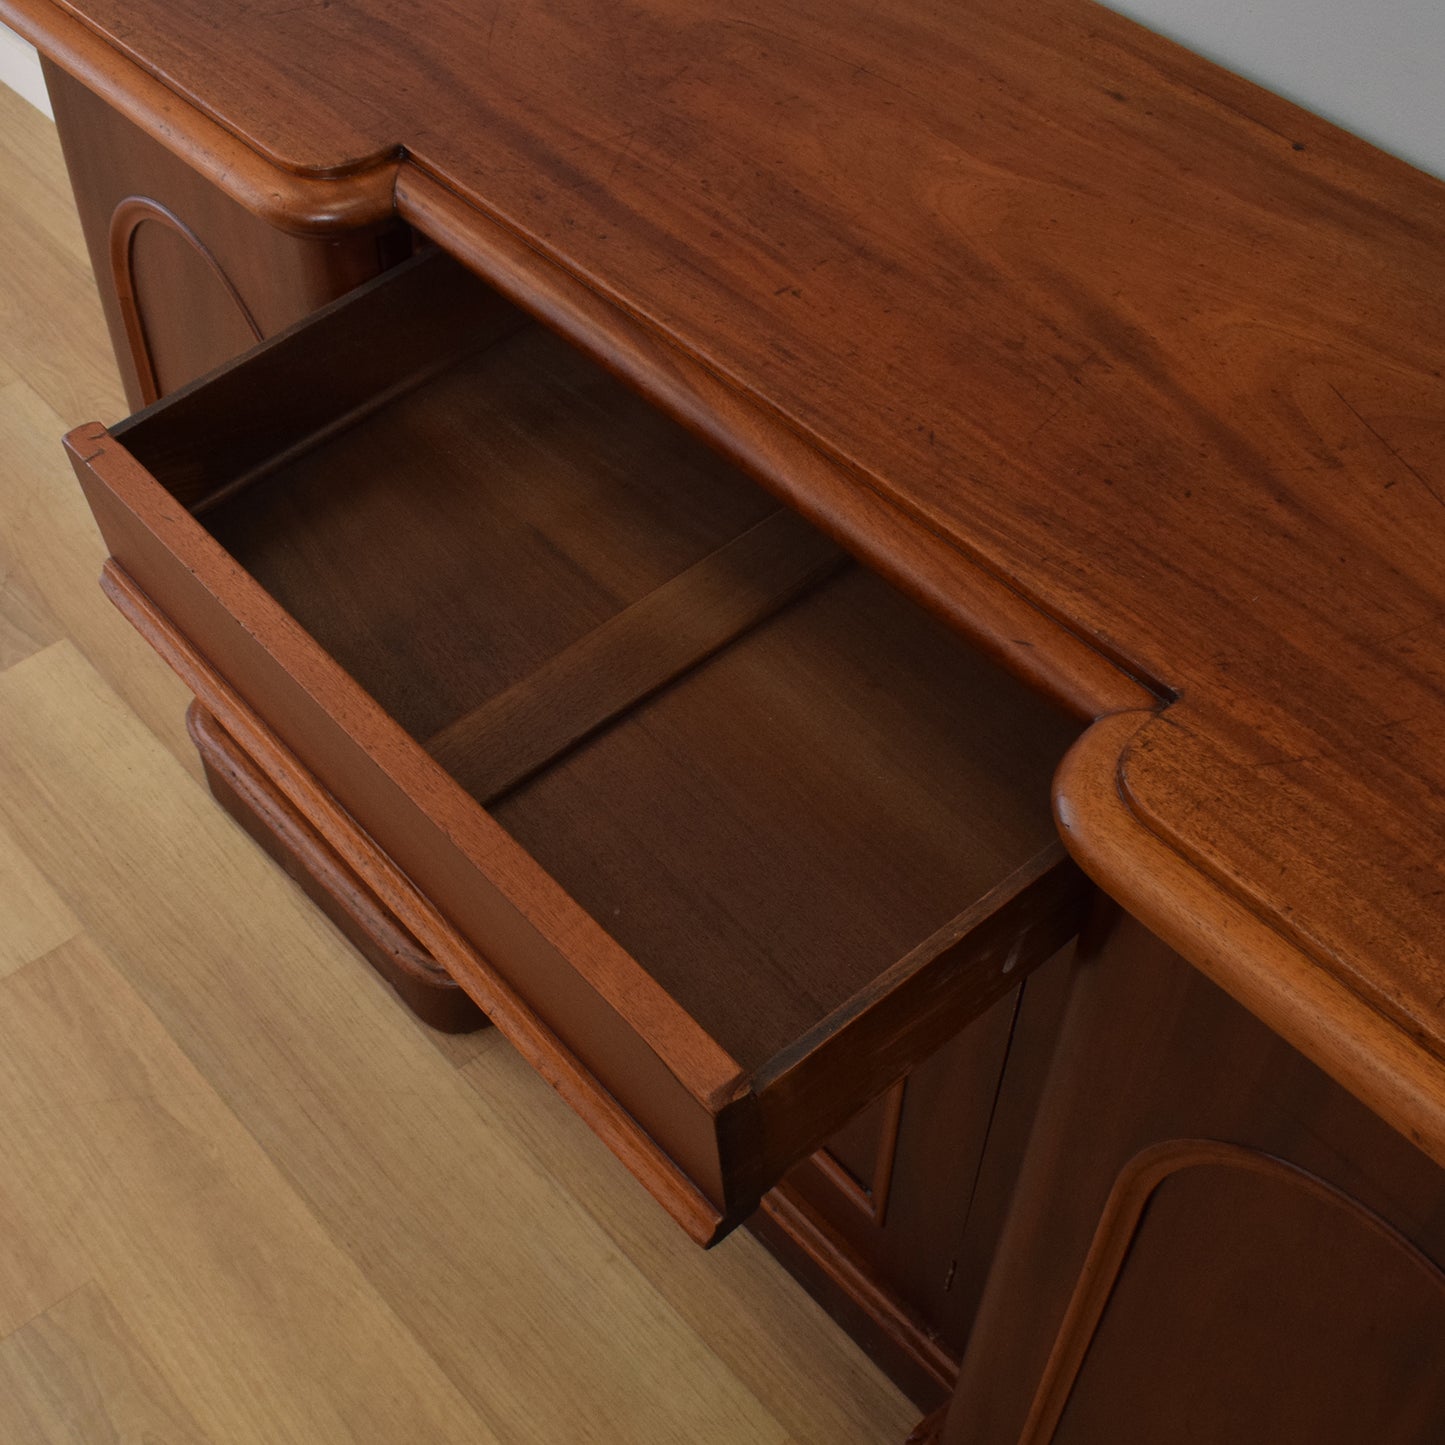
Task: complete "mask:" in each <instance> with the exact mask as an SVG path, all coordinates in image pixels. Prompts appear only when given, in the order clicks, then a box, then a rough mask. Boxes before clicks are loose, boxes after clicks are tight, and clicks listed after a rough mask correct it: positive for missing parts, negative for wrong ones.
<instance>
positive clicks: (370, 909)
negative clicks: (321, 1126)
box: [186, 702, 487, 1034]
mask: <svg viewBox="0 0 1445 1445" xmlns="http://www.w3.org/2000/svg"><path fill="white" fill-rule="evenodd" d="M186 731H187V732H189V733H190V735H191V741H192V742H194V743H195V745H196V751H197V752H199V753H200V755H201V764H202V766H203V767H204V768H205V771H206V786H207V787H209V788H210V790H211V796H212V797H213V798H215V799H216V801H217V802H218V803H220V805H221V806H222V807H223V808H225V810H226V811H227V812H228V813H229V814H230V815H231V817H233V818H234V819H235V820H236V821H237V822H238V823H239V824H240V825H241V826H242V827H243V828H244V829H245V830H246V832H247V833H249V834H250V835H251V837H252V838H254V839H255V840H256V842H257V843H259V844H260V845H261V847H262V848H264V849H265V850H266V852H267V853H268V854H270V856H271V857H272V858H274V859H275V860H276V862H277V863H279V864H280V865H281V868H282V869H283V871H284V872H285V873H286V875H287V876H288V877H289V878H291V879H292V880H293V881H294V882H296V883H297V884H299V886H300V888H301V891H302V892H303V893H305V894H306V896H307V897H308V898H310V899H311V901H312V902H313V903H315V904H316V906H317V907H318V908H320V909H321V911H322V912H323V913H324V914H326V916H327V917H328V918H329V919H330V920H331V921H332V922H333V923H334V924H335V925H336V926H337V928H339V929H340V930H341V932H342V933H344V934H345V935H346V937H347V938H348V939H350V941H351V942H352V943H353V944H354V945H355V946H356V949H357V951H358V952H359V953H360V954H361V955H362V957H363V958H365V959H366V960H367V962H368V963H370V964H371V966H372V967H373V968H374V969H376V971H377V972H378V973H379V974H380V975H381V976H382V977H383V978H384V979H385V980H386V981H387V982H388V983H389V984H390V985H391V986H392V988H394V989H395V990H396V992H397V994H398V996H399V997H400V998H401V999H402V1001H403V1002H404V1003H405V1004H406V1006H407V1007H408V1008H409V1009H411V1011H412V1012H413V1013H414V1014H416V1016H417V1017H418V1018H419V1019H421V1020H422V1021H423V1022H425V1023H427V1024H429V1025H430V1026H431V1027H432V1028H434V1029H438V1030H440V1031H442V1032H444V1033H452V1034H455V1033H466V1032H468V1031H470V1030H472V1029H479V1028H483V1027H485V1025H486V1022H487V1019H486V1015H485V1014H483V1013H482V1011H481V1010H480V1009H479V1008H477V1006H476V1004H474V1003H473V1002H472V1000H471V999H469V998H468V997H467V996H466V994H465V993H463V992H462V990H461V987H460V986H459V985H458V984H457V982H456V980H455V979H454V978H452V976H451V975H450V974H449V973H447V972H446V970H445V969H443V968H442V967H441V966H440V965H439V964H438V963H437V962H436V960H435V959H433V958H432V957H431V956H430V955H429V954H428V953H427V952H426V950H425V949H424V948H423V947H422V946H421V944H420V943H418V942H417V941H416V939H415V938H413V937H412V936H411V934H409V933H408V932H407V931H406V929H405V928H404V927H403V926H402V925H401V924H400V923H399V922H398V921H397V920H396V918H395V917H393V916H392V914H391V913H390V911H389V910H388V909H387V908H386V907H385V906H384V905H383V904H382V903H381V901H380V900H379V899H378V898H377V897H376V896H375V894H373V893H372V891H371V890H370V889H369V888H368V887H367V886H366V885H365V884H364V883H363V882H362V881H361V879H359V878H358V877H357V876H356V875H355V874H354V873H353V872H352V871H351V870H350V869H349V868H348V867H347V866H346V864H345V863H343V862H342V861H341V859H340V858H338V857H337V856H336V853H335V852H334V850H333V849H332V848H331V846H330V845H329V844H328V843H327V842H326V840H325V839H324V838H323V837H322V836H321V834H320V833H318V832H317V831H316V829H315V828H314V827H313V826H312V824H311V823H309V822H308V821H307V820H306V819H305V818H304V817H303V816H302V815H301V813H300V811H299V810H298V809H297V808H296V806H295V805H294V804H293V803H291V802H290V801H289V800H288V799H287V798H286V796H285V795H284V794H283V793H282V792H281V791H280V790H279V789H278V788H277V787H276V785H275V784H274V783H273V782H271V781H270V779H268V778H267V777H266V775H265V774H264V773H263V772H262V771H261V770H260V768H258V767H257V765H256V763H255V762H254V760H253V759H251V758H249V757H248V756H247V755H246V754H245V753H244V752H243V751H242V750H241V748H240V746H239V745H238V744H237V743H236V741H235V739H234V738H232V737H231V736H230V734H229V733H227V732H226V730H225V729H224V728H223V727H222V726H221V725H220V723H218V722H217V721H216V719H215V718H213V717H212V716H211V715H210V713H208V712H207V711H206V710H205V709H204V708H203V707H202V706H201V704H200V703H198V702H193V703H192V704H191V705H190V707H189V708H188V709H187V712H186Z"/></svg>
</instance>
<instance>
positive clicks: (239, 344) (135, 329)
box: [45, 62, 411, 408]
mask: <svg viewBox="0 0 1445 1445" xmlns="http://www.w3.org/2000/svg"><path fill="white" fill-rule="evenodd" d="M45 83H46V86H47V87H48V89H49V91H50V98H51V100H52V102H53V103H54V107H55V123H56V126H57V127H58V129H59V131H60V140H61V145H62V147H63V149H64V152H65V163H66V166H67V168H68V169H69V172H70V183H71V187H72V189H73V190H74V192H75V202H76V206H77V209H78V210H79V212H80V221H81V226H82V227H83V229H84V231H85V239H86V245H87V247H88V249H89V251H90V260H91V266H92V267H93V268H94V271H95V280H96V285H97V287H98V288H99V291H100V299H101V304H102V306H103V307H104V309H105V317H106V323H107V325H108V326H109V328H110V335H111V343H112V345H113V346H114V348H115V354H116V361H117V364H118V365H119V367H120V373H121V379H122V381H123V382H124V384H125V389H126V396H127V398H128V399H129V401H130V403H131V406H132V407H137V408H138V407H141V406H145V405H147V404H149V403H150V402H152V401H155V400H156V399H157V397H160V396H165V395H166V394H168V393H169V392H172V391H175V390H176V389H177V388H178V387H181V386H184V385H185V383H186V382H188V381H191V380H193V379H194V378H195V377H197V376H200V375H202V374H203V373H205V372H207V371H210V370H211V369H212V368H213V367H216V366H219V365H220V364H221V363H222V362H225V361H229V360H230V359H231V358H232V357H234V356H238V355H239V354H240V353H241V352H243V351H246V350H248V349H249V348H250V347H252V346H254V345H255V344H256V342H258V341H260V340H262V339H264V338H265V337H268V336H271V335H274V334H275V333H276V332H278V331H280V330H282V329H283V328H285V327H287V326H289V325H291V324H292V322H294V321H298V320H300V319H301V317H303V316H306V315H309V314H310V313H311V312H312V311H314V310H316V309H317V308H318V307H320V306H323V305H325V303H326V302H328V301H331V300H333V299H334V298H335V297H337V296H340V295H342V294H343V293H344V292H346V291H349V290H350V289H351V288H352V287H354V286H357V285H359V284H360V283H361V282H363V281H365V280H368V279H369V278H370V277H372V276H374V275H376V274H377V272H378V271H381V270H383V269H385V268H386V267H387V266H389V265H391V264H393V263H394V262H395V261H396V260H399V259H401V258H402V257H403V256H404V255H405V254H407V252H408V251H409V250H410V246H411V241H410V235H409V233H408V232H407V230H406V228H405V227H403V226H400V225H395V224H394V225H390V226H386V227H383V228H381V229H380V230H374V231H365V232H356V233H351V234H347V235H343V236H340V237H337V238H334V239H327V238H322V237H319V236H293V235H288V234H286V233H285V232H282V231H278V230H276V229H275V227H273V226H270V225H268V224H266V223H265V222H264V221H261V220H258V219H257V218H256V217H255V216H253V215H251V214H250V213H249V212H248V211H246V210H245V209H243V208H242V207H241V206H239V205H237V203H236V202H235V201H233V200H231V199H230V198H229V197H227V196H224V195H222V194H221V192H220V191H218V190H216V188H215V187H214V186H212V185H211V184H210V183H209V182H207V181H206V180H204V179H203V178H202V177H201V176H200V175H198V174H197V173H196V172H195V171H193V170H192V169H191V168H190V167H189V166H187V165H186V164H185V163H184V162H183V161H181V160H179V159H177V158H176V157H175V156H174V155H172V154H171V153H170V151H168V150H167V149H166V148H165V147H164V146H162V145H160V144H159V143H158V142H157V141H154V140H152V139H151V138H150V137H149V136H148V135H146V134H145V133H144V132H143V131H141V130H140V129H139V128H138V127H137V126H135V125H133V124H132V123H131V122H130V121H128V120H126V119H124V118H123V117H122V116H120V115H118V114H116V112H115V111H113V110H112V109H111V108H110V107H109V106H108V105H106V104H105V102H104V101H102V100H100V99H98V98H97V97H96V96H95V95H93V94H92V93H91V92H90V91H89V90H87V89H86V88H85V87H84V86H83V85H81V84H80V82H79V81H76V80H73V79H72V78H71V77H70V76H68V75H67V74H66V73H65V72H64V71H62V70H60V69H58V68H57V67H55V66H54V65H51V64H49V63H48V62H47V63H46V66H45Z"/></svg>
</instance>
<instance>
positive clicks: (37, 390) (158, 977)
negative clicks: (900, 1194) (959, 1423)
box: [0, 87, 917, 1445]
mask: <svg viewBox="0 0 1445 1445" xmlns="http://www.w3.org/2000/svg"><path fill="white" fill-rule="evenodd" d="M0 174H3V176H4V178H5V185H4V192H5V194H4V203H3V204H0V239H3V244H4V246H5V249H6V253H7V257H8V262H7V265H6V267H5V268H4V269H3V271H0V316H3V318H4V320H3V322H0V449H3V452H4V457H5V464H4V466H3V468H0V572H3V574H4V577H5V585H4V586H3V587H0V739H3V745H0V919H3V920H4V926H3V927H0V1160H3V1164H0V1439H4V1440H5V1441H6V1442H7V1445H10V1442H14V1445H21V1442H23V1445H97V1442H101V1441H110V1440H142V1439H149V1440H156V1441H161V1440H164V1441H166V1442H177V1445H179V1442H184V1445H242V1442H245V1445H249V1442H256V1445H262V1442H265V1445H273V1442H275V1445H357V1442H364V1445H397V1442H399V1441H406V1442H417V1445H441V1442H455V1445H485V1442H489V1441H492V1440H499V1441H503V1440H504V1441H507V1442H509V1445H531V1442H536V1445H555V1442H557V1441H559V1440H575V1441H587V1442H589V1445H636V1442H638V1441H643V1440H666V1441H677V1442H686V1445H784V1442H800V1445H837V1442H848V1445H877V1442H880V1441H881V1442H889V1445H893V1442H897V1441H899V1440H901V1439H902V1438H903V1437H904V1436H905V1435H906V1434H907V1432H908V1429H909V1427H910V1425H911V1424H912V1422H913V1420H914V1419H915V1418H916V1415H917V1411H916V1409H915V1408H914V1407H913V1406H912V1405H911V1404H910V1403H909V1402H908V1401H906V1400H905V1399H903V1397H902V1396H901V1395H900V1394H899V1393H898V1392H897V1391H896V1390H894V1389H893V1388H892V1387H891V1386H890V1385H888V1383H887V1382H886V1381H885V1380H884V1379H883V1378H882V1377H881V1375H880V1374H879V1373H878V1372H877V1371H876V1370H875V1369H874V1368H873V1366H872V1365H870V1364H869V1362H868V1361H867V1360H866V1359H864V1358H863V1357H862V1356H861V1355H860V1354H859V1352H858V1351H857V1350H856V1349H855V1348H854V1347H853V1346H852V1345H851V1344H850V1343H849V1342H848V1341H847V1340H846V1339H845V1338H844V1337H843V1336H842V1335H841V1334H840V1332H839V1331H838V1330H837V1329H836V1327H835V1326H834V1325H833V1324H832V1322H831V1321H829V1320H828V1319H827V1318H826V1317H825V1316H823V1314H822V1313H821V1312H820V1311H819V1310H818V1309H817V1307H816V1306H815V1305H814V1304H813V1303H812V1302H811V1301H810V1300H809V1299H807V1298H806V1297H805V1296H804V1295H803V1293H802V1292H801V1291H800V1290H799V1289H798V1288H797V1287H796V1286H795V1285H794V1284H793V1283H792V1281H790V1280H789V1279H788V1278H787V1277H786V1276H785V1275H784V1274H783V1273H782V1271H781V1270H780V1269H779V1268H778V1267H777V1266H776V1265H775V1264H774V1263H773V1262H772V1261H771V1260H770V1259H769V1258H768V1256H767V1255H766V1253H765V1252H764V1251H763V1250H762V1249H761V1248H759V1247H758V1246H757V1244H756V1242H755V1241H753V1240H752V1239H750V1238H748V1237H747V1236H745V1235H738V1236H737V1237H735V1238H734V1239H731V1240H729V1241H727V1242H726V1243H724V1244H723V1245H721V1246H720V1247H719V1248H718V1249H716V1250H714V1251H712V1252H711V1253H710V1254H707V1255H704V1254H702V1252H701V1251H699V1250H697V1249H696V1247H695V1246H693V1245H692V1244H691V1243H690V1242H689V1241H688V1240H687V1239H686V1238H684V1237H683V1236H682V1234H681V1233H680V1232H679V1231H678V1230H677V1228H676V1227H675V1226H674V1225H673V1224H672V1223H671V1222H670V1221H669V1220H668V1219H666V1218H665V1216H663V1215H662V1213H661V1212H660V1211H658V1210H656V1209H653V1208H651V1207H650V1205H649V1203H648V1201H647V1199H646V1196H645V1195H644V1194H643V1193H642V1192H641V1191H640V1190H639V1189H638V1187H637V1186H636V1184H635V1183H634V1182H633V1181H632V1180H631V1178H630V1177H629V1176H628V1174H627V1173H626V1171H625V1170H624V1169H622V1168H621V1167H620V1166H619V1165H618V1164H617V1162H616V1161H615V1160H614V1159H613V1157H612V1156H611V1154H609V1152H608V1151H607V1150H606V1149H605V1148H603V1147H601V1146H600V1145H598V1144H597V1142H596V1141H595V1140H594V1139H593V1137H592V1136H591V1134H590V1133H589V1132H588V1130H587V1129H586V1128H585V1127H584V1126H583V1125H581V1124H580V1123H578V1122H577V1120H576V1119H575V1118H574V1116H573V1114H572V1112H571V1111H570V1110H569V1109H568V1108H566V1107H565V1106H564V1105H562V1104H561V1103H560V1102H559V1101H558V1100H557V1099H556V1098H555V1097H554V1096H553V1094H552V1091H551V1090H550V1089H549V1088H548V1087H547V1086H546V1084H545V1083H543V1082H541V1081H540V1080H538V1079H537V1077H536V1076H535V1075H534V1074H533V1072H532V1071H531V1070H530V1069H529V1068H528V1067H527V1066H526V1065H525V1064H524V1063H523V1062H522V1060H521V1059H520V1058H519V1057H518V1056H517V1055H516V1054H515V1053H514V1052H513V1050H511V1048H510V1047H508V1046H507V1044H506V1043H505V1041H504V1040H503V1039H502V1037H501V1036H500V1035H499V1034H498V1033H496V1032H495V1031H491V1030H487V1031H484V1032H483V1033H481V1034H476V1035H472V1036H469V1037H467V1038H465V1039H446V1038H442V1037H441V1036H439V1035H436V1034H434V1033H432V1032H430V1031H428V1030H425V1029H423V1028H422V1027H421V1026H420V1025H418V1024H417V1023H416V1022H415V1021H413V1020H412V1019H411V1018H410V1017H409V1016H408V1015H407V1013H406V1012H405V1010H403V1009H401V1008H400V1007H398V1006H397V1003H396V1000H395V999H394V998H393V997H392V995H391V994H390V992H389V990H387V989H386V988H385V987H384V986H383V985H382V984H380V982H379V981H373V980H372V978H371V976H370V974H369V971H368V970H367V969H366V967H365V965H363V964H360V963H359V962H358V961H357V959H356V958H355V957H354V955H353V954H352V951H351V949H350V947H349V945H347V944H346V943H345V942H344V941H343V940H342V939H341V938H340V937H339V936H338V935H337V933H336V932H335V930H334V929H332V927H331V926H330V925H329V924H328V923H327V922H326V921H325V920H324V919H322V918H321V917H320V916H319V914H317V913H316V911H315V910H314V909H313V908H312V907H311V906H310V904H309V903H308V902H307V901H306V900H305V899H303V898H302V897H301V896H300V895H299V893H298V892H297V890H296V889H295V888H294V887H293V886H292V885H291V884H289V883H288V882H287V881H286V880H285V879H284V878H283V877H282V876H281V875H280V874H279V872H278V871H277V870H276V869H275V868H274V867H273V866H272V865H271V864H270V862H269V861H268V860H267V859H265V858H264V857H263V856H262V855H261V853H260V852H259V850H258V849H256V848H255V847H254V846H253V845H252V844H251V842H250V841H249V840H248V839H247V838H246V837H245V836H244V835H243V834H242V832H241V831H240V830H239V829H238V828H237V827H235V826H234V825H232V824H231V823H230V822H229V821H228V820H227V819H226V818H225V817H224V816H223V815H222V814H221V813H220V811H219V810H218V809H217V808H216V807H215V806H214V804H213V803H212V802H211V800H210V798H209V797H208V796H207V794H206V793H205V790H204V786H203V783H202V781H201V779H200V775H199V764H198V762H197V759H196V754H195V750H194V748H193V747H192V746H191V743H190V741H189V739H188V738H187V736H186V733H185V729H184V723H183V717H184V710H185V704H186V697H187V693H186V689H185V688H184V687H183V686H182V685H181V684H180V683H179V682H177V680H176V679H175V678H174V676H173V675H172V674H171V672H170V670H169V669H168V668H167V667H166V666H165V665H164V663H162V662H161V661H160V660H159V659H158V658H156V657H155V656H154V654H153V653H152V652H151V650H150V649H149V648H148V647H147V646H146V644H145V643H144V642H142V641H141V640H140V638H139V637H138V636H137V635H136V634H135V633H134V632H133V630H132V629H131V628H130V627H129V626H128V625H127V624H126V623H125V622H124V620H123V619H121V618H120V617H119V616H118V615H117V613H116V612H115V609H114V608H113V607H112V606H111V605H110V604H109V603H108V602H107V601H106V600H105V598H104V597H102V596H101V595H100V594H99V592H98V591H97V589H96V588H95V585H94V582H95V574H96V570H97V568H98V567H99V566H100V564H101V561H102V558H103V555H104V551H103V547H102V545H101V543H100V541H99V539H98V538H97V536H96V534H95V529H94V523H93V522H92V520H91V518H90V516H89V514H88V512H87V510H86V508H85V505H84V503H83V501H82V500H81V499H80V497H79V496H78V494H77V493H76V489H75V485H74V480H73V478H72V477H71V476H70V475H69V471H68V468H66V466H65V465H64V462H63V461H62V460H61V459H60V457H59V455H58V453H57V451H56V447H55V438H56V436H57V435H58V434H59V433H60V432H61V431H63V430H64V428H65V427H67V426H69V425H71V424H73V423H75V422H77V421H79V420H82V419H84V418H85V417H88V416H94V415H119V414H120V412H121V411H122V410H123V409H124V407H125V398H124V396H123V395H122V393H121V389H120V386H119V384H118V381H117V378H116V375H115V369H114V364H113V362H112V360H111V357H110V355H109V348H108V347H107V345H106V341H105V334H106V332H105V324H104V319H103V316H102V314H101V309H100V306H99V304H98V302H97V300H96V295H95V290H94V288H93V286H92V283H91V281H90V280H89V275H88V261H87V252H86V248H85V244H84V240H83V237H82V235H81V232H80V228H79V227H78V226H77V224H76V222H75V217H74V207H73V203H72V201H71V199H70V197H69V194H68V187H67V184H66V178H65V170H64V166H63V164H62V161H61V157H60V151H59V147H58V145H57V142H56V139H55V131H54V129H53V127H52V126H51V125H50V124H49V123H48V122H46V121H45V120H44V118H43V117H41V116H40V115H39V113H38V112H35V111H33V110H30V109H29V108H28V107H27V106H25V105H24V104H23V102H20V101H19V100H17V99H16V98H15V97H14V96H13V95H11V94H10V93H9V92H8V91H7V90H5V89H4V88H3V87H0Z"/></svg>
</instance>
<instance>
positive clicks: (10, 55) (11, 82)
mask: <svg viewBox="0 0 1445 1445" xmlns="http://www.w3.org/2000/svg"><path fill="white" fill-rule="evenodd" d="M0 85H8V86H9V87H10V89H11V90H13V91H17V92H18V93H19V94H21V95H23V96H24V97H25V99H26V100H28V101H29V102H30V104H31V105H33V106H35V107H36V109H37V110H43V111H44V112H45V114H46V115H48V116H50V117H51V118H52V119H54V115H53V113H52V111H51V109H50V97H49V96H48V95H46V93H45V81H44V80H43V79H42V77H41V74H40V57H39V56H38V55H37V54H36V53H35V47H34V46H32V45H27V44H26V43H25V41H23V40H22V39H21V38H20V37H19V36H18V35H17V34H16V33H15V32H14V31H13V30H7V29H6V28H5V26H3V25H0Z"/></svg>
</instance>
